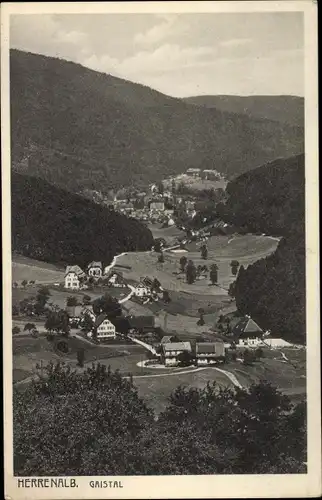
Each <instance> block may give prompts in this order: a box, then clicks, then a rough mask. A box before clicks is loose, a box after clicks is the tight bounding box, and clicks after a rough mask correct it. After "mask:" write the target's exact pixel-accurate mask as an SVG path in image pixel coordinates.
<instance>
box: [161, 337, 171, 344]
mask: <svg viewBox="0 0 322 500" xmlns="http://www.w3.org/2000/svg"><path fill="white" fill-rule="evenodd" d="M172 338H173V335H165V336H164V337H162V339H161V344H169V343H170V342H171V339H172Z"/></svg>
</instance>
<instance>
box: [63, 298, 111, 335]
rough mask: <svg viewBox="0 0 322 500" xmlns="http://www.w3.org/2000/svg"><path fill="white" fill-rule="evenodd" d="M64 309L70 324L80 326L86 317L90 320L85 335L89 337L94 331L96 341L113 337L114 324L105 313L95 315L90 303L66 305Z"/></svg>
mask: <svg viewBox="0 0 322 500" xmlns="http://www.w3.org/2000/svg"><path fill="white" fill-rule="evenodd" d="M66 311H67V313H68V315H69V321H70V324H71V325H73V326H75V327H77V328H81V327H82V326H83V324H84V323H85V321H86V318H87V319H89V320H90V323H88V324H89V325H91V326H89V327H88V332H87V336H88V337H89V338H90V337H92V336H93V332H94V331H96V338H97V340H98V341H101V340H105V339H115V337H116V328H115V325H114V324H113V323H112V322H111V321H110V320H109V319H108V318H107V316H106V314H99V315H96V314H95V313H94V311H93V306H92V305H88V306H86V305H83V306H67V307H66Z"/></svg>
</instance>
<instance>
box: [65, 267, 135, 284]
mask: <svg viewBox="0 0 322 500" xmlns="http://www.w3.org/2000/svg"><path fill="white" fill-rule="evenodd" d="M101 278H106V280H107V284H109V285H110V286H114V287H126V286H127V285H126V282H125V280H124V279H123V276H122V273H121V272H111V271H110V267H109V266H107V267H105V269H104V268H103V265H102V262H95V261H94V262H90V264H88V266H87V269H86V272H85V271H83V269H82V268H81V267H80V266H78V265H73V266H67V267H66V271H65V288H67V289H69V290H86V289H87V288H88V281H89V280H90V279H91V280H92V281H94V282H95V281H97V280H99V279H101Z"/></svg>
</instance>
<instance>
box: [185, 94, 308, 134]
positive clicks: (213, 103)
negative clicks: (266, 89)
mask: <svg viewBox="0 0 322 500" xmlns="http://www.w3.org/2000/svg"><path fill="white" fill-rule="evenodd" d="M185 101H186V102H188V103H189V104H195V105H197V106H206V107H208V108H217V109H221V110H222V111H228V112H229V113H238V114H245V115H247V116H249V117H251V118H267V119H269V120H275V121H278V122H282V123H288V124H289V125H295V126H298V127H304V97H298V96H292V95H260V96H259V95H255V96H236V95H200V96H194V97H187V98H185Z"/></svg>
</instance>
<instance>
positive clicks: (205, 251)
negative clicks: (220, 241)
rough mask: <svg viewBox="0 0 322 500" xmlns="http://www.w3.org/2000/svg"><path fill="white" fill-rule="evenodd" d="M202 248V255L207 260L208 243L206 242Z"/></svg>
mask: <svg viewBox="0 0 322 500" xmlns="http://www.w3.org/2000/svg"><path fill="white" fill-rule="evenodd" d="M200 250H201V257H202V258H203V259H204V260H207V258H208V248H207V245H206V244H204V245H202V246H201V248H200Z"/></svg>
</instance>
